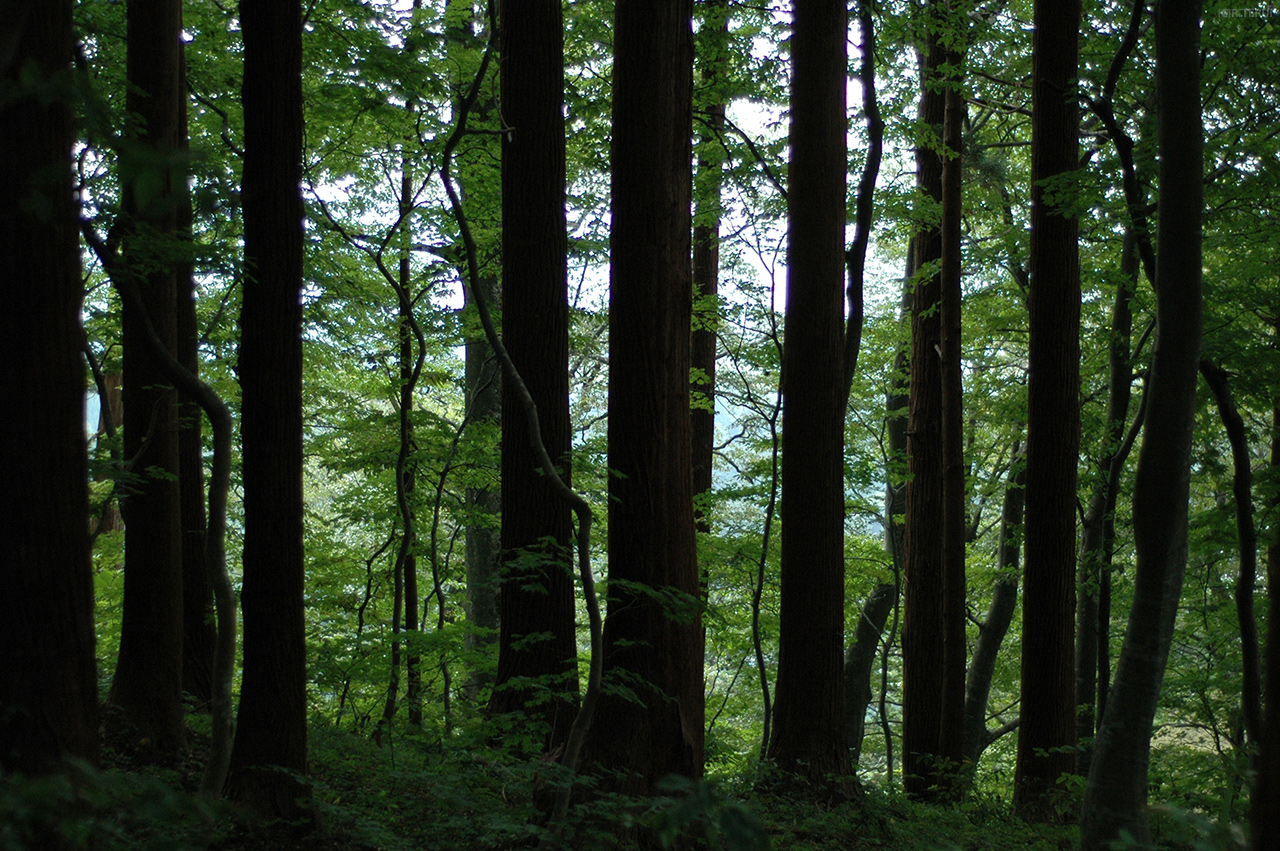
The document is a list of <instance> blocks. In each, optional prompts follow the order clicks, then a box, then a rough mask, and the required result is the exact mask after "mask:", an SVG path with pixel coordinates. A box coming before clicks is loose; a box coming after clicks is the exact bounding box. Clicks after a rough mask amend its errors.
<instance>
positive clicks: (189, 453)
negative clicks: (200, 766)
mask: <svg viewBox="0 0 1280 851" xmlns="http://www.w3.org/2000/svg"><path fill="white" fill-rule="evenodd" d="M178 51H179V63H180V64H179V82H178V87H177V95H178V145H179V147H180V149H181V150H182V151H184V152H185V151H186V149H187V86H186V62H185V60H184V58H183V55H184V50H183V47H182V45H181V44H179V46H178ZM175 189H176V190H177V207H176V210H175V215H176V216H177V219H176V225H177V236H178V239H179V241H180V244H181V246H182V250H183V255H184V256H182V257H180V258H179V262H178V265H177V269H176V275H177V285H178V291H177V292H178V302H177V311H178V325H177V331H178V352H177V355H178V362H179V363H181V364H182V366H183V367H185V368H186V370H187V372H189V373H191V375H192V376H193V377H195V378H199V377H200V328H199V322H198V320H197V318H196V289H195V274H194V269H193V267H192V258H191V254H190V251H191V226H192V209H191V194H190V191H189V190H188V188H187V182H186V181H185V180H183V181H181V182H179V184H178V185H177V186H176V187H175ZM203 422H204V416H203V414H202V412H201V410H200V403H199V402H198V401H197V400H196V399H194V398H192V397H191V396H188V395H187V394H185V393H184V394H183V395H182V397H181V398H180V399H179V401H178V481H179V486H180V487H181V489H182V508H181V526H182V690H183V692H185V693H186V694H189V695H191V697H193V698H194V699H195V703H196V705H197V706H198V707H201V708H202V709H203V710H207V709H208V708H209V704H210V702H211V701H212V700H213V693H214V683H213V657H214V654H215V648H216V646H217V641H218V627H217V623H216V621H215V619H214V618H215V615H214V605H213V583H212V581H210V578H209V572H208V569H209V568H208V565H206V563H205V557H204V554H205V532H206V527H207V525H208V523H207V519H206V517H205V493H204V429H203V427H202V424H203Z"/></svg>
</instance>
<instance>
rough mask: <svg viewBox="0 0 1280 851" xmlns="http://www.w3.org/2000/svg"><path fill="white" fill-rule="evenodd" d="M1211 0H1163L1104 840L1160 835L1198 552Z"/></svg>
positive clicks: (1096, 825)
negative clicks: (1169, 718) (1124, 624)
mask: <svg viewBox="0 0 1280 851" xmlns="http://www.w3.org/2000/svg"><path fill="white" fill-rule="evenodd" d="M1200 11H1201V8H1200V3H1199V0H1160V2H1159V3H1158V4H1157V6H1156V23H1155V31H1156V92H1157V100H1158V115H1159V118H1158V124H1157V132H1158V137H1159V142H1158V147H1159V156H1160V218H1159V223H1158V227H1157V238H1156V279H1155V291H1156V319H1157V323H1158V328H1157V331H1156V343H1155V352H1154V355H1153V357H1152V363H1151V374H1150V379H1149V381H1148V384H1147V393H1146V397H1147V398H1146V405H1147V418H1146V426H1145V428H1144V430H1143V435H1142V448H1141V450H1140V451H1139V455H1138V468H1137V473H1136V476H1135V480H1134V494H1133V534H1134V548H1135V550H1136V553H1137V567H1136V577H1135V587H1134V601H1133V608H1132V610H1131V611H1130V615H1129V627H1128V630H1127V632H1126V634H1125V640H1124V646H1123V649H1122V650H1121V653H1120V662H1119V665H1118V666H1117V670H1116V677H1115V685H1114V687H1113V688H1112V691H1111V695H1110V698H1109V699H1108V701H1107V708H1106V711H1105V713H1104V715H1103V718H1102V728H1101V730H1100V731H1099V733H1098V738H1097V742H1096V750H1095V752H1094V757H1093V763H1092V765H1091V766H1090V769H1089V779H1088V783H1087V785H1086V788H1085V798H1084V808H1083V812H1082V815H1081V837H1082V844H1083V847H1084V848H1086V849H1095V848H1096V849H1101V848H1105V847H1107V845H1108V843H1109V842H1111V841H1112V840H1114V839H1116V838H1117V837H1118V836H1119V835H1120V831H1122V830H1126V831H1128V832H1129V834H1130V835H1131V836H1132V837H1133V838H1134V839H1135V840H1137V841H1138V842H1150V841H1151V830H1150V825H1149V823H1148V821H1147V811H1146V802H1147V765H1148V760H1149V758H1150V749H1151V726H1152V721H1153V719H1154V716H1155V710H1156V703H1157V701H1158V699H1159V695H1160V684H1161V681H1162V680H1163V678H1164V670H1165V665H1166V663H1167V661H1168V657H1169V646H1170V642H1171V640H1172V634H1173V625H1174V619H1175V617H1176V615H1177V608H1178V599H1179V597H1180V596H1181V592H1182V578H1183V574H1184V573H1185V570H1186V561H1187V506H1188V499H1189V492H1190V463H1191V432H1192V426H1193V421H1194V415H1195V391H1196V373H1197V369H1198V364H1199V357H1200V335H1201V327H1202V316H1203V305H1202V299H1201V271H1200V270H1201V215H1202V207H1203V177H1202V174H1203V166H1204V162H1203V157H1204V135H1203V122H1202V120H1201V115H1200V52H1199V51H1200Z"/></svg>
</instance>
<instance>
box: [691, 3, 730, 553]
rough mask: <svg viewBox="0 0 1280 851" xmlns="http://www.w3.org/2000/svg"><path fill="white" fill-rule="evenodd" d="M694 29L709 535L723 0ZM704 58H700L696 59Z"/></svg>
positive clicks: (703, 478)
mask: <svg viewBox="0 0 1280 851" xmlns="http://www.w3.org/2000/svg"><path fill="white" fill-rule="evenodd" d="M703 6H704V10H705V11H704V14H705V15H706V17H705V19H704V20H703V24H702V28H700V30H699V43H698V44H697V45H696V48H697V50H698V51H699V54H700V55H699V56H698V57H697V58H698V59H699V64H700V65H701V66H702V84H703V86H705V87H706V88H707V89H708V90H709V94H708V98H709V100H708V102H707V103H706V104H705V107H704V110H705V117H704V119H703V120H704V122H705V124H703V125H701V126H702V127H703V128H704V129H703V130H702V131H701V132H700V134H699V139H698V169H697V173H696V174H695V176H694V181H695V182H694V214H693V221H694V225H693V291H694V298H695V304H694V310H693V342H692V347H693V348H692V359H693V375H694V379H693V390H692V392H693V410H692V413H691V416H692V431H693V498H694V503H695V505H694V510H695V512H696V513H697V518H698V531H699V532H704V533H705V532H710V531H711V523H710V520H709V519H708V513H707V509H708V507H709V503H710V500H711V486H712V482H713V478H712V473H713V467H712V459H713V457H714V454H715V444H716V417H715V409H716V332H717V330H718V329H719V327H720V308H719V305H718V303H717V301H716V295H717V291H718V290H719V286H720V216H721V207H720V191H721V188H722V186H723V184H724V152H723V151H724V148H723V144H722V142H721V140H720V134H721V133H723V132H724V110H725V95H724V94H723V93H722V91H721V90H722V89H723V83H722V82H721V81H722V78H723V77H724V74H725V71H726V66H727V65H728V60H729V54H728V39H729V6H728V2H727V0H707V2H705V3H704V4H703ZM703 56H705V57H706V58H705V59H703V58H702V57H703Z"/></svg>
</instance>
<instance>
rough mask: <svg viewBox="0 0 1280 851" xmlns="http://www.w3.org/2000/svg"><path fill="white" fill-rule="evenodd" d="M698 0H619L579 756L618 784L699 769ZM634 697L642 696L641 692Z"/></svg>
mask: <svg viewBox="0 0 1280 851" xmlns="http://www.w3.org/2000/svg"><path fill="white" fill-rule="evenodd" d="M691 14H692V2H691V0H663V2H652V0H619V2H618V3H617V6H616V12H615V26H614V68H613V75H614V77H613V140H612V148H611V153H612V197H613V203H612V220H613V237H612V245H611V252H610V261H611V270H612V271H611V293H610V312H609V361H610V376H609V467H610V469H611V470H613V471H616V473H614V474H611V476H610V481H609V601H608V620H607V621H606V623H605V628H604V656H605V658H604V676H605V681H606V686H607V685H608V684H610V683H612V684H614V685H616V686H624V687H626V688H627V689H629V690H631V691H632V692H633V693H634V695H635V698H636V699H632V700H629V699H627V698H626V697H624V696H622V695H621V694H619V693H618V692H617V691H616V690H610V689H608V688H607V687H606V689H605V691H604V693H602V694H601V697H600V705H599V711H598V712H597V713H596V715H595V718H596V721H595V726H594V727H593V728H592V729H591V732H590V734H589V736H588V739H587V742H586V745H585V747H584V752H583V754H582V762H583V765H585V766H592V765H599V766H601V767H602V768H605V769H612V770H616V771H618V772H620V776H618V778H617V779H614V780H610V781H608V784H609V786H610V787H611V788H614V789H615V790H617V791H621V792H624V793H643V794H647V793H651V792H652V791H653V790H654V788H655V786H654V784H655V783H656V782H657V781H658V780H659V779H660V778H661V777H663V776H664V775H667V774H677V775H682V776H685V777H693V778H696V777H700V776H701V775H702V770H703V736H704V733H703V730H704V726H705V724H704V714H705V710H704V706H703V675H702V650H703V640H702V625H701V616H700V614H699V611H698V596H699V593H700V588H699V582H698V565H697V556H696V552H695V540H694V517H693V494H692V490H693V481H692V474H691V471H690V461H691V448H690V447H691V443H692V441H691V436H690V423H689V366H690V363H691V360H690V352H689V349H690V339H689V338H690V334H689V328H690V321H691V307H690V301H691V295H692V280H691V274H690V234H691V231H692V222H691V217H690V202H691V198H690V196H691V194H692V193H691V182H692V178H691V172H692V150H691V143H690V139H691V137H692V131H693V128H692V91H693V35H692V32H691V30H690V18H691ZM637 700H638V701H639V702H637Z"/></svg>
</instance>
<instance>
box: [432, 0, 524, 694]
mask: <svg viewBox="0 0 1280 851" xmlns="http://www.w3.org/2000/svg"><path fill="white" fill-rule="evenodd" d="M476 5H477V4H476V3H475V2H474V0H448V3H447V4H446V6H447V8H446V10H445V38H446V40H447V42H448V48H447V49H448V52H449V57H450V59H451V60H452V62H453V64H454V65H455V66H456V67H457V68H461V69H465V71H464V73H463V74H462V75H461V76H460V77H458V78H457V79H456V80H455V82H454V84H453V87H452V95H453V97H452V100H453V106H454V109H457V108H458V104H459V103H460V102H461V101H462V99H463V97H464V96H465V95H466V91H467V88H468V87H469V86H470V85H471V82H472V79H471V70H470V69H471V67H472V65H473V64H474V62H475V61H476V60H475V59H474V57H475V55H476V54H477V47H476V33H475V27H474V25H475V12H476ZM479 5H480V8H481V9H483V8H484V4H483V3H481V4H479ZM460 24H461V25H460ZM485 91H488V90H485ZM510 105H511V104H507V103H505V102H504V109H505V108H506V107H507V106H510ZM494 107H495V104H494V103H493V100H492V98H491V97H489V96H488V95H485V94H482V95H481V96H479V97H477V98H476V100H475V101H474V102H473V104H472V106H471V110H470V113H471V116H472V120H473V121H475V123H476V124H477V125H480V126H485V125H486V124H487V123H488V122H489V121H490V119H489V116H490V115H491V114H492V111H493V109H494ZM503 120H504V121H505V120H507V119H506V116H505V114H504V116H503ZM459 172H460V173H459V175H458V183H459V184H460V186H461V190H462V201H463V204H464V206H465V207H466V209H467V211H468V215H469V216H470V217H471V218H472V219H475V218H476V212H478V211H479V210H484V211H485V212H486V214H487V215H490V216H492V215H494V213H493V212H492V211H493V210H494V209H495V208H496V207H498V205H499V204H500V201H498V199H497V198H496V197H495V196H494V195H493V187H494V186H495V185H496V183H497V180H496V179H498V175H496V174H493V173H492V170H491V169H483V170H482V168H481V167H477V166H475V165H474V163H471V164H468V163H466V162H460V163H459ZM459 273H460V275H463V276H465V274H466V272H465V271H463V269H462V268H461V266H460V268H459ZM478 286H480V287H481V288H482V289H483V290H484V293H483V295H484V298H485V300H486V301H487V302H488V304H490V305H491V306H492V307H493V308H494V309H495V310H496V309H497V308H498V307H499V305H500V304H501V295H502V292H501V287H502V285H501V283H500V282H499V280H498V276H497V275H496V274H494V273H493V272H492V271H490V270H487V269H486V270H485V271H483V272H481V274H480V279H479V281H478ZM464 297H465V298H466V299H467V300H468V303H467V304H466V305H465V306H464V311H465V316H466V317H467V325H466V327H467V332H466V333H467V338H466V343H465V349H464V357H465V366H464V370H463V371H464V387H465V397H466V405H467V411H468V413H469V415H470V416H469V418H468V423H469V424H470V425H469V428H470V429H471V432H472V434H473V435H474V434H475V433H476V432H479V431H490V432H496V431H498V430H499V429H500V428H501V422H502V417H501V413H502V380H501V370H500V368H499V366H498V361H497V359H496V358H495V357H494V352H493V347H492V346H490V345H489V341H488V340H487V339H486V338H485V335H484V332H483V331H482V330H481V329H480V324H479V322H478V321H477V320H476V318H475V307H474V305H472V304H470V298H471V296H470V293H468V292H465V288H464ZM466 504H467V510H468V512H469V518H468V520H467V521H466V532H465V535H464V544H465V546H464V557H463V561H464V563H465V566H466V577H467V593H466V598H465V607H466V612H467V622H468V623H469V624H470V625H471V626H473V627H476V628H478V629H477V630H476V631H473V632H469V633H467V636H466V639H465V641H466V645H467V648H468V649H469V650H472V651H475V650H478V649H480V648H483V647H489V646H492V644H493V642H494V640H495V638H496V637H497V633H498V630H499V619H498V608H499V599H498V597H499V593H500V591H499V584H500V582H499V562H500V551H499V547H500V520H499V514H500V512H501V509H502V500H501V491H500V490H499V489H498V488H494V487H489V486H488V485H475V484H472V485H469V486H468V487H467V489H466ZM480 684H481V679H480V678H477V677H474V676H473V677H469V678H468V681H467V685H466V689H467V691H468V693H470V694H471V695H472V697H475V696H477V695H478V686H479V685H480Z"/></svg>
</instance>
